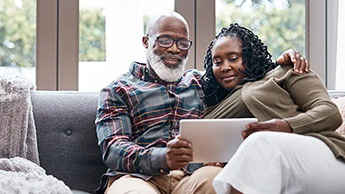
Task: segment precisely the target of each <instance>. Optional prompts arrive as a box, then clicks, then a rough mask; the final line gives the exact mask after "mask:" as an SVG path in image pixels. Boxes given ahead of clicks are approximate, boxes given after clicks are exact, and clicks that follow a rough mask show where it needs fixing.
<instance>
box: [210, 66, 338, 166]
mask: <svg viewBox="0 0 345 194" xmlns="http://www.w3.org/2000/svg"><path fill="white" fill-rule="evenodd" d="M237 109H241V110H237ZM247 110H248V111H247ZM248 112H250V113H251V114H252V115H254V116H255V117H256V118H258V120H259V121H266V120H270V119H274V118H276V119H284V120H285V121H287V122H288V123H289V125H290V127H291V129H292V131H293V133H297V134H303V135H308V136H314V137H316V138H318V139H320V140H322V141H323V142H324V143H325V144H327V145H328V147H329V148H330V149H331V150H332V151H333V153H334V155H335V156H336V157H338V158H341V159H343V160H345V138H344V137H343V136H341V135H340V134H339V133H337V132H335V130H336V129H337V127H338V126H339V125H340V124H341V122H342V118H341V115H340V113H339V110H338V108H337V106H336V105H335V104H334V103H333V102H332V100H331V99H330V97H329V95H328V92H327V89H326V87H325V86H324V84H323V82H322V80H321V79H320V78H319V76H318V75H317V74H316V73H314V72H313V71H310V72H309V73H304V74H302V75H298V74H295V73H294V72H293V71H292V70H291V69H290V67H288V66H283V67H281V66H278V67H277V68H275V69H274V70H272V71H270V72H269V73H267V74H266V76H265V77H264V78H263V79H261V80H259V81H255V82H249V83H246V84H244V86H243V87H238V88H237V89H236V90H235V91H233V92H232V94H230V95H229V96H228V97H227V98H225V99H224V100H223V101H222V102H220V103H219V104H218V105H216V106H215V107H212V108H210V109H208V110H206V113H205V117H204V118H225V117H227V118H230V117H251V116H250V114H248ZM242 114H243V115H242Z"/></svg>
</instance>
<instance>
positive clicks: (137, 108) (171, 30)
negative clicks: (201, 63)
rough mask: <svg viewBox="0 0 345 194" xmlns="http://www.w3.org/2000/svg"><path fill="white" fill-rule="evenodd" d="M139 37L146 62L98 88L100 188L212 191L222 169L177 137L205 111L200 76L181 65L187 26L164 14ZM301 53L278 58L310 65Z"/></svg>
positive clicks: (186, 48) (186, 44)
mask: <svg viewBox="0 0 345 194" xmlns="http://www.w3.org/2000/svg"><path fill="white" fill-rule="evenodd" d="M142 42H143V46H144V47H145V48H146V51H147V64H143V63H139V62H133V63H132V65H131V66H130V70H129V72H128V73H127V74H124V75H122V76H120V77H119V78H117V79H116V80H114V81H113V82H112V83H111V84H109V85H108V86H106V87H105V88H104V89H103V90H102V91H101V93H100V98H99V107H98V112H97V118H96V125H97V136H98V143H99V145H100V147H101V152H102V156H103V160H104V163H105V164H106V165H107V166H108V167H109V170H108V172H107V173H105V174H104V175H103V176H102V181H101V186H100V188H99V190H98V192H103V191H104V190H106V191H105V193H108V194H113V193H117V194H118V193H143V194H144V193H145V194H150V193H155V194H157V193H176V194H177V193H202V194H205V193H214V190H213V187H212V180H213V178H214V177H215V176H216V175H217V173H218V172H219V171H220V170H221V168H220V167H217V166H212V165H202V164H189V162H190V161H191V160H192V157H193V156H192V152H193V151H192V148H191V145H190V143H189V142H187V141H185V140H182V139H180V138H179V136H178V134H179V121H180V120H181V119H190V118H193V119H198V118H201V115H202V113H203V111H204V105H203V103H202V100H201V98H202V97H203V93H202V91H201V87H200V83H199V79H200V77H201V74H200V72H198V71H197V70H187V71H185V70H184V67H185V61H186V59H187V56H188V51H189V49H190V47H191V45H192V41H190V40H189V31H188V24H187V22H186V21H185V19H184V18H183V17H182V16H181V15H179V14H177V13H172V14H169V15H163V16H160V17H158V18H155V19H153V20H151V21H150V22H149V24H148V27H147V33H146V36H144V37H143V38H142ZM298 55H299V53H298V52H295V51H293V50H289V51H287V52H285V53H284V54H283V55H282V56H281V58H280V59H279V60H280V62H281V63H284V62H285V63H291V62H290V58H291V61H296V62H295V67H296V66H297V70H299V69H304V68H307V69H308V64H307V62H306V60H304V59H303V58H302V59H300V58H299V56H298ZM294 58H297V60H295V59H294Z"/></svg>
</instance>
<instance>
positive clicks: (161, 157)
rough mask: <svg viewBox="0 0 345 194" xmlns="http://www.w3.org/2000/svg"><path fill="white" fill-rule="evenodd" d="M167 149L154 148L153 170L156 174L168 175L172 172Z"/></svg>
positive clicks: (152, 155) (152, 156)
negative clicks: (168, 162)
mask: <svg viewBox="0 0 345 194" xmlns="http://www.w3.org/2000/svg"><path fill="white" fill-rule="evenodd" d="M166 151H167V149H166V148H153V151H152V153H151V168H152V170H153V173H154V174H167V173H169V172H170V170H169V167H168V164H167V161H166V156H165V155H166Z"/></svg>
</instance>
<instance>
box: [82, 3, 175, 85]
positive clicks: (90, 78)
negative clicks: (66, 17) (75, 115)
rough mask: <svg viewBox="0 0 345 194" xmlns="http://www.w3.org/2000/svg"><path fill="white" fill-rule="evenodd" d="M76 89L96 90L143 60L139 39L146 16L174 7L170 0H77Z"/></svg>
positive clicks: (144, 25) (143, 51) (158, 13)
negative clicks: (77, 68)
mask: <svg viewBox="0 0 345 194" xmlns="http://www.w3.org/2000/svg"><path fill="white" fill-rule="evenodd" d="M79 9H80V11H79V90H80V91H99V90H100V89H101V88H103V87H104V86H106V85H107V84H109V83H110V82H111V81H112V80H114V79H115V78H116V77H117V76H118V75H120V74H122V73H125V72H127V71H128V68H129V65H130V64H131V62H132V61H139V62H146V59H145V49H144V47H143V45H142V42H141V39H142V36H143V35H144V34H145V27H146V23H147V22H148V18H150V17H152V16H155V15H160V14H162V13H166V12H168V11H173V10H174V1H173V0H145V1H142V0H126V1H122V0H99V1H94V0H80V3H79Z"/></svg>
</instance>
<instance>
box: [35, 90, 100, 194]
mask: <svg viewBox="0 0 345 194" xmlns="http://www.w3.org/2000/svg"><path fill="white" fill-rule="evenodd" d="M31 94H32V95H31V99H32V104H33V112H34V120H35V125H36V130H37V141H38V151H39V159H40V164H41V166H42V167H43V168H44V169H45V170H46V172H47V174H48V175H53V176H54V177H56V178H58V179H59V180H62V181H63V182H64V183H65V184H66V185H67V186H69V187H70V188H71V189H73V190H80V191H85V192H88V193H93V192H94V190H95V189H96V188H97V187H98V185H99V180H100V178H101V175H102V174H103V173H104V172H105V171H106V169H107V168H106V166H105V165H104V164H103V162H102V158H101V152H100V149H99V147H98V145H97V137H96V129H95V123H94V121H95V118H96V111H97V101H98V93H96V92H95V93H83V92H66V91H34V92H32V93H31ZM74 193H79V192H75V191H74Z"/></svg>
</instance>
